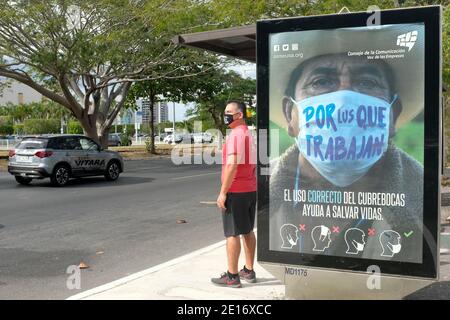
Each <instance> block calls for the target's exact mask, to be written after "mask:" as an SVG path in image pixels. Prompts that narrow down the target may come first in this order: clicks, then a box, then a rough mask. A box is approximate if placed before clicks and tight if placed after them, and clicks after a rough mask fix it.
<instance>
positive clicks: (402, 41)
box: [397, 30, 417, 52]
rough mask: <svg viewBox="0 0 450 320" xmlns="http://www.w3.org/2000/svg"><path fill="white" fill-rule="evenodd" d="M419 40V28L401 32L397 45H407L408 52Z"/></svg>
mask: <svg viewBox="0 0 450 320" xmlns="http://www.w3.org/2000/svg"><path fill="white" fill-rule="evenodd" d="M416 41H417V30H414V31H411V32H408V33H404V34H401V35H399V36H398V37H397V45H398V46H400V47H407V48H408V52H409V51H411V49H412V48H413V47H414V44H415V43H416Z"/></svg>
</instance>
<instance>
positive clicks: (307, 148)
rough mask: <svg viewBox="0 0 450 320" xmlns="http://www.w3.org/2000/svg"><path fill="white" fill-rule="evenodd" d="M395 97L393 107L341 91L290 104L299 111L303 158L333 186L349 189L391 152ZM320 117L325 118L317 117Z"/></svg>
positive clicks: (300, 145)
mask: <svg viewBox="0 0 450 320" xmlns="http://www.w3.org/2000/svg"><path fill="white" fill-rule="evenodd" d="M395 99H396V97H395V98H394V100H393V101H392V102H391V103H389V102H387V101H385V100H382V99H379V98H376V97H373V96H370V95H366V94H362V93H358V92H355V91H350V90H340V91H335V92H330V93H326V94H322V95H318V96H314V97H309V98H306V99H304V100H300V101H294V100H292V101H293V102H294V103H295V104H296V105H297V107H298V110H299V118H300V119H299V120H300V121H299V127H300V128H299V129H300V132H299V135H298V137H297V138H296V141H297V146H298V148H299V150H300V152H301V154H302V155H303V156H304V157H305V158H306V159H307V160H308V162H309V163H310V164H311V165H312V166H313V167H314V168H315V169H316V170H317V171H318V172H319V173H320V174H321V175H322V176H323V177H324V178H325V179H327V180H328V181H329V182H331V183H332V184H334V185H336V186H339V187H346V186H348V185H351V184H352V183H353V182H355V181H356V180H358V179H359V178H361V177H362V176H364V175H365V174H366V173H367V171H369V169H370V168H371V167H372V166H373V165H374V164H375V163H376V162H377V161H378V160H379V159H380V158H381V157H382V155H383V153H384V152H385V151H386V150H387V146H388V139H389V123H390V111H391V106H392V104H393V103H394V101H395ZM320 111H321V112H320ZM318 114H320V115H321V116H320V117H318V118H316V116H317V115H318ZM317 140H318V141H319V142H321V143H318V141H317Z"/></svg>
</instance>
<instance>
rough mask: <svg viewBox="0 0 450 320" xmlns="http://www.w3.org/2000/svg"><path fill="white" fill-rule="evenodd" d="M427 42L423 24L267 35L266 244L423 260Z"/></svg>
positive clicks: (326, 252)
mask: <svg viewBox="0 0 450 320" xmlns="http://www.w3.org/2000/svg"><path fill="white" fill-rule="evenodd" d="M424 43H425V30H424V25H423V24H420V23H417V24H395V25H383V26H378V27H375V28H374V27H356V28H341V29H328V30H309V31H292V32H282V33H274V34H271V35H270V36H269V51H270V52H269V54H268V57H269V128H270V129H271V131H270V132H271V139H270V143H271V144H277V146H276V148H274V146H273V145H272V146H271V150H279V152H278V154H274V153H273V152H272V153H271V160H272V163H273V164H274V165H273V167H272V173H271V177H270V192H269V193H270V196H269V198H270V209H269V211H270V213H269V215H270V219H269V232H270V235H269V249H270V250H273V251H285V252H291V253H299V254H301V253H306V254H315V255H327V256H337V257H352V258H362V259H373V260H392V261H398V262H411V263H422V241H423V240H422V236H423V235H422V233H423V230H422V229H423V180H424V177H423V174H424V167H423V163H424V63H425V62H424ZM275 133H276V134H275Z"/></svg>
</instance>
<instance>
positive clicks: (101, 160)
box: [80, 137, 106, 174]
mask: <svg viewBox="0 0 450 320" xmlns="http://www.w3.org/2000/svg"><path fill="white" fill-rule="evenodd" d="M80 144H81V147H82V149H83V150H84V151H85V152H86V153H87V157H88V161H87V164H88V166H87V167H86V169H87V170H88V173H90V174H98V173H102V172H103V171H104V170H105V167H106V154H105V153H104V152H101V148H100V146H99V145H98V144H97V143H95V142H94V141H93V140H92V139H89V138H85V137H82V138H80Z"/></svg>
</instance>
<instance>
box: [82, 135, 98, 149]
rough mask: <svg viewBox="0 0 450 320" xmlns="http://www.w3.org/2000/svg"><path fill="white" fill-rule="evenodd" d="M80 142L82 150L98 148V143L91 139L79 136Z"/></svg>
mask: <svg viewBox="0 0 450 320" xmlns="http://www.w3.org/2000/svg"><path fill="white" fill-rule="evenodd" d="M80 144H81V147H82V148H83V150H89V151H92V150H98V145H97V144H96V143H95V142H94V141H92V140H91V139H86V138H80Z"/></svg>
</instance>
